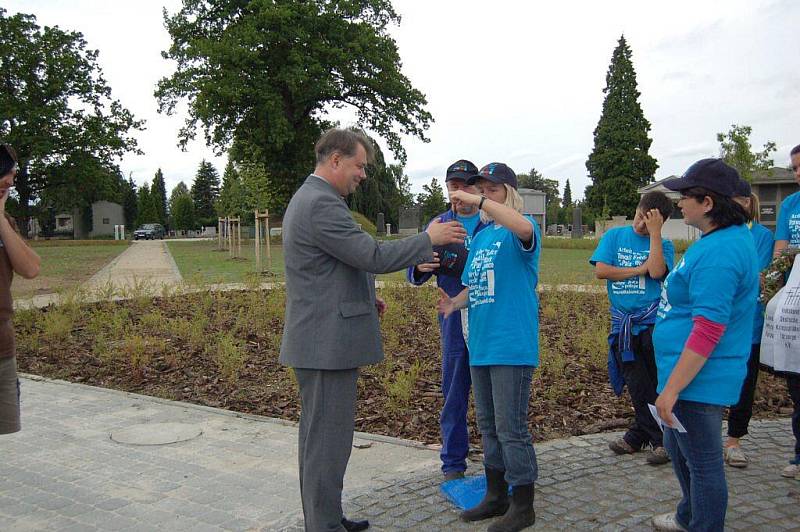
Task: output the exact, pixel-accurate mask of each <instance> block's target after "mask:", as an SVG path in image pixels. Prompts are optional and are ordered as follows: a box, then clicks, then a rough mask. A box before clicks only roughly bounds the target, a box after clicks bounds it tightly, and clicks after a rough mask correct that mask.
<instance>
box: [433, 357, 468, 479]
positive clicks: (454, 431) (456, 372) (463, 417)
mask: <svg viewBox="0 0 800 532" xmlns="http://www.w3.org/2000/svg"><path fill="white" fill-rule="evenodd" d="M470 383H471V381H470V374H469V353H467V348H466V346H464V347H463V349H459V350H453V351H450V352H447V353H444V355H443V356H442V395H444V405H442V413H441V416H440V417H439V427H440V428H441V431H442V450H441V452H440V453H439V456H440V457H441V459H442V472H443V473H449V472H451V471H464V470H466V469H467V452H468V451H469V432H468V431H467V406H468V405H469V387H470Z"/></svg>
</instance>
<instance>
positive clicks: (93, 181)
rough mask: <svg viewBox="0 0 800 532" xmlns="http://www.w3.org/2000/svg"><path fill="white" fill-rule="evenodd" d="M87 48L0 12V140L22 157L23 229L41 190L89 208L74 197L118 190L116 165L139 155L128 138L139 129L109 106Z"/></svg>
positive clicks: (74, 37) (72, 36)
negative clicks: (110, 188) (0, 78)
mask: <svg viewBox="0 0 800 532" xmlns="http://www.w3.org/2000/svg"><path fill="white" fill-rule="evenodd" d="M86 47H87V43H86V41H85V40H84V38H83V35H82V34H80V33H78V32H71V31H64V30H62V29H60V28H58V27H57V26H53V27H44V28H43V29H42V28H40V27H39V26H38V25H37V24H36V17H35V16H33V15H27V14H22V13H19V14H16V15H14V16H8V15H7V11H6V10H5V9H2V8H0V69H2V71H3V82H2V83H0V138H2V139H3V142H7V143H9V144H11V145H13V146H14V148H15V149H16V151H17V154H18V155H19V167H20V169H19V174H18V175H17V178H16V191H17V194H18V196H19V210H20V213H21V217H22V219H23V220H22V224H23V225H24V224H26V223H27V220H28V218H29V217H30V216H31V214H32V205H33V203H34V202H36V200H41V199H43V198H42V194H43V192H44V191H45V190H47V191H48V192H49V193H50V196H51V198H52V197H53V196H55V195H60V196H61V197H62V198H63V199H65V200H69V199H72V200H74V201H72V204H73V205H72V206H73V207H84V206H85V205H87V204H89V205H90V204H91V201H90V200H89V199H87V198H85V197H83V196H79V195H78V194H84V193H85V192H86V191H92V190H97V189H99V188H102V187H106V186H115V180H116V176H117V174H118V173H119V172H118V169H117V168H116V166H115V165H114V163H113V161H114V160H116V159H117V158H119V157H120V156H122V155H123V154H125V153H126V152H129V151H137V152H138V150H136V140H135V139H134V138H133V137H132V136H130V135H129V132H130V131H131V130H136V129H141V128H142V122H140V121H137V120H135V119H134V117H133V115H132V114H131V113H130V112H129V111H128V110H126V109H125V108H124V107H122V105H121V104H120V103H119V101H117V100H114V99H112V98H111V89H110V88H109V87H108V85H107V84H106V81H105V79H104V78H103V74H102V71H101V69H100V67H99V65H98V63H97V57H98V52H97V51H96V50H89V49H87V48H86ZM40 205H41V206H42V208H47V207H48V206H47V204H46V203H44V202H40ZM53 208H54V207H53Z"/></svg>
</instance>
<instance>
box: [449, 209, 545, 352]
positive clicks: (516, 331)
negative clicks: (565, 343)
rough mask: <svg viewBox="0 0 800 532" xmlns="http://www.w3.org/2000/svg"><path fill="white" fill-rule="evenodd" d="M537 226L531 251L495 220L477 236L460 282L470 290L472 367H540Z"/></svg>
mask: <svg viewBox="0 0 800 532" xmlns="http://www.w3.org/2000/svg"><path fill="white" fill-rule="evenodd" d="M525 218H526V219H527V220H528V221H530V223H531V225H532V226H533V234H534V236H533V241H532V242H531V245H530V249H524V248H523V244H522V242H520V240H519V238H518V237H517V236H516V235H515V234H514V233H512V232H511V231H509V230H508V229H506V228H505V227H503V226H502V225H497V224H491V225H489V226H488V227H486V228H484V229H483V230H481V231H480V232H479V233H478V234H477V235H475V236H474V238H473V239H472V246H471V248H470V250H469V257H468V258H467V266H466V267H465V268H464V273H463V275H462V276H461V282H462V283H463V284H464V286H466V287H468V288H469V345H468V347H469V363H470V365H471V366H490V365H509V366H538V365H539V300H538V298H537V296H536V284H537V282H538V281H539V250H540V248H541V234H540V232H539V226H538V225H537V224H536V221H535V220H534V219H533V218H532V217H531V216H527V215H526V216H525Z"/></svg>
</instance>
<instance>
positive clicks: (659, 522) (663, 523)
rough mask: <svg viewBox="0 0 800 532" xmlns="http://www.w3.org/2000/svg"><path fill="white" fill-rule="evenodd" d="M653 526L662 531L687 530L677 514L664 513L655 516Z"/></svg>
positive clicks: (677, 531)
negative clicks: (676, 516) (677, 517)
mask: <svg viewBox="0 0 800 532" xmlns="http://www.w3.org/2000/svg"><path fill="white" fill-rule="evenodd" d="M653 528H655V529H656V530H661V531H662V532H686V529H685V528H683V527H682V526H681V525H680V523H678V520H677V519H676V518H675V514H662V515H657V516H655V517H653Z"/></svg>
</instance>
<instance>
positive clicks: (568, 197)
mask: <svg viewBox="0 0 800 532" xmlns="http://www.w3.org/2000/svg"><path fill="white" fill-rule="evenodd" d="M562 203H563V205H564V207H571V206H572V187H570V186H569V179H567V184H566V185H564V200H563V201H562Z"/></svg>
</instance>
